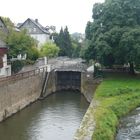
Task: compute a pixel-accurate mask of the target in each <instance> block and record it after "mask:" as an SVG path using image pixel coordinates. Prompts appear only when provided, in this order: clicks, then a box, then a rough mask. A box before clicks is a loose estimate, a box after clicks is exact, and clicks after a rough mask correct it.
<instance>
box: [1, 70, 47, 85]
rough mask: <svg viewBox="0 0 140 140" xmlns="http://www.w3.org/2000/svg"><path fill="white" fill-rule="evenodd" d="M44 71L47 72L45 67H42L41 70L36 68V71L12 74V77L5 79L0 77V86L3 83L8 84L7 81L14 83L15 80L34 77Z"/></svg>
mask: <svg viewBox="0 0 140 140" xmlns="http://www.w3.org/2000/svg"><path fill="white" fill-rule="evenodd" d="M46 70H47V67H42V68H38V69H34V70H30V71H26V72H21V73H17V74H13V75H11V76H7V77H1V78H0V84H2V83H5V82H9V81H16V80H20V79H24V78H28V77H31V76H35V75H38V74H40V73H42V72H45V71H46Z"/></svg>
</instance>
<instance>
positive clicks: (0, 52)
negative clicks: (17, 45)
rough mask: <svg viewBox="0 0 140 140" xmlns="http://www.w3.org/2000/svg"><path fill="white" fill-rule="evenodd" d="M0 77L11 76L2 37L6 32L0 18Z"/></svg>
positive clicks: (6, 49)
mask: <svg viewBox="0 0 140 140" xmlns="http://www.w3.org/2000/svg"><path fill="white" fill-rule="evenodd" d="M0 32H1V33H2V34H1V36H0V77H4V76H10V75H11V65H8V64H7V51H8V48H7V46H6V43H5V42H4V41H3V36H5V35H7V33H8V30H7V27H6V25H5V24H4V22H3V20H2V18H1V17H0Z"/></svg>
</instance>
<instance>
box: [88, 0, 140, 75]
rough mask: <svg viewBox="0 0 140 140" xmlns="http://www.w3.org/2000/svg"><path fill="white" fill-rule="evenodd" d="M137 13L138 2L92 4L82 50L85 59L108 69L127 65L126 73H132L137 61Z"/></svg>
mask: <svg viewBox="0 0 140 140" xmlns="http://www.w3.org/2000/svg"><path fill="white" fill-rule="evenodd" d="M139 12H140V3H139V0H135V1H134V0H125V1H122V0H106V1H105V2H104V3H102V4H100V3H98V4H95V5H94V7H93V16H92V17H93V22H92V25H90V26H89V24H87V29H88V32H87V33H86V38H87V39H89V40H91V43H90V44H89V46H88V48H87V50H86V51H85V52H86V53H89V54H88V57H89V58H94V59H98V60H99V61H100V62H101V63H103V64H105V65H110V66H111V65H113V64H114V63H116V64H124V63H129V64H130V72H131V73H134V69H133V67H134V66H133V65H134V63H137V62H138V61H139V60H140V53H139V52H138V50H139V46H140V42H139V37H138V35H139V31H140V30H139V29H140V14H139ZM89 27H90V28H89ZM89 34H90V35H91V34H92V37H90V35H89ZM91 52H92V53H91ZM86 53H85V55H86Z"/></svg>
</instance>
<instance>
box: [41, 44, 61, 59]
mask: <svg viewBox="0 0 140 140" xmlns="http://www.w3.org/2000/svg"><path fill="white" fill-rule="evenodd" d="M59 50H60V49H59V47H57V46H56V44H54V43H52V42H50V43H49V42H48V43H45V44H43V45H42V47H41V55H42V56H47V57H48V58H51V57H55V56H58V53H59Z"/></svg>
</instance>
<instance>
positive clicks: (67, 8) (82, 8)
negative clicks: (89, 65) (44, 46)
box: [0, 0, 104, 33]
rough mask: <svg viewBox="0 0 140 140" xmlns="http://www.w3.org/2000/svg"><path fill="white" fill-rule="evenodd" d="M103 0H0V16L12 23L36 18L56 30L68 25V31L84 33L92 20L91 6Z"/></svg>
mask: <svg viewBox="0 0 140 140" xmlns="http://www.w3.org/2000/svg"><path fill="white" fill-rule="evenodd" d="M103 1H104V0H1V2H0V5H1V8H0V14H1V15H0V16H5V17H9V18H10V19H11V20H12V21H13V22H14V23H18V22H24V21H25V20H26V19H27V18H32V19H36V18H37V19H38V20H39V22H40V23H41V24H42V25H43V26H47V25H48V26H49V25H54V26H56V29H57V31H59V30H60V27H61V26H62V27H65V26H66V25H67V26H68V29H69V31H70V33H73V32H81V33H84V31H85V26H86V23H87V21H89V20H92V19H91V16H92V7H93V4H94V3H96V2H103Z"/></svg>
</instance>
